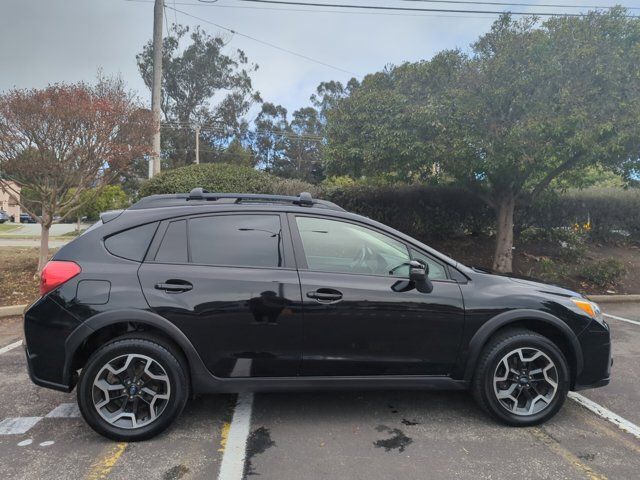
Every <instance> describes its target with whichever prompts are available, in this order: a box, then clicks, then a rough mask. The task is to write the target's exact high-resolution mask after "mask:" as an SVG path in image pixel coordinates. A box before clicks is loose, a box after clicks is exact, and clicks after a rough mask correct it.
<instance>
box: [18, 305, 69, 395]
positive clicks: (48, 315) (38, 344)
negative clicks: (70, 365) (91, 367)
mask: <svg viewBox="0 0 640 480" xmlns="http://www.w3.org/2000/svg"><path fill="white" fill-rule="evenodd" d="M78 323H79V322H78V320H77V319H76V318H75V317H74V316H73V315H71V314H70V313H69V312H68V311H67V310H66V309H65V308H63V307H61V306H60V305H59V304H58V303H57V302H56V301H55V300H53V299H52V298H50V296H45V297H43V298H40V299H39V300H37V301H36V302H35V303H34V304H33V305H31V306H30V307H29V308H28V309H27V310H26V311H25V313H24V336H25V354H26V357H27V367H28V371H29V378H30V379H31V381H32V382H33V383H35V384H36V385H39V386H41V387H46V388H51V389H54V390H59V391H63V392H70V391H71V390H72V389H73V388H74V387H75V384H76V378H75V377H76V375H74V374H72V372H70V371H68V369H67V368H66V367H65V360H66V349H65V342H66V339H67V338H68V336H69V335H70V334H71V332H72V331H73V330H74V329H75V328H76V327H77V326H78ZM74 373H75V372H74Z"/></svg>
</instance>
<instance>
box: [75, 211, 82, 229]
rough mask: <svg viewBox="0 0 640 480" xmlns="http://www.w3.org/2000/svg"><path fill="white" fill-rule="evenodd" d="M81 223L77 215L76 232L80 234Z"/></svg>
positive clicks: (80, 218)
mask: <svg viewBox="0 0 640 480" xmlns="http://www.w3.org/2000/svg"><path fill="white" fill-rule="evenodd" d="M81 222H82V217H81V216H80V215H78V218H77V221H76V232H78V233H80V224H81Z"/></svg>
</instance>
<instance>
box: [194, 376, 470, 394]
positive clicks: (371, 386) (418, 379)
mask: <svg viewBox="0 0 640 480" xmlns="http://www.w3.org/2000/svg"><path fill="white" fill-rule="evenodd" d="M192 380H193V389H194V393H202V394H207V393H239V392H278V391H305V390H307V391H308V390H465V389H467V388H468V387H469V383H468V382H466V381H464V380H454V379H452V378H450V377H445V376H426V375H424V376H423V375H406V376H392V375H379V376H357V377H255V378H219V377H214V376H213V375H211V376H208V377H202V376H198V377H194V378H193V379H192Z"/></svg>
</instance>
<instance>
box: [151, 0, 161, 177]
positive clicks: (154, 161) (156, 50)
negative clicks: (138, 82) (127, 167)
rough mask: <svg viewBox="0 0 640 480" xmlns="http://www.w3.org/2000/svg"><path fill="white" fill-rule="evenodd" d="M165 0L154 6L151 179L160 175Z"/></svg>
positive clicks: (157, 1) (156, 1) (157, 0)
mask: <svg viewBox="0 0 640 480" xmlns="http://www.w3.org/2000/svg"><path fill="white" fill-rule="evenodd" d="M163 9H164V3H163V0H155V4H154V6H153V86H152V88H151V113H152V115H153V124H154V128H155V131H154V132H153V144H152V148H153V152H152V154H151V165H150V166H149V178H151V177H153V176H154V175H157V174H158V173H160V101H161V95H162V11H163Z"/></svg>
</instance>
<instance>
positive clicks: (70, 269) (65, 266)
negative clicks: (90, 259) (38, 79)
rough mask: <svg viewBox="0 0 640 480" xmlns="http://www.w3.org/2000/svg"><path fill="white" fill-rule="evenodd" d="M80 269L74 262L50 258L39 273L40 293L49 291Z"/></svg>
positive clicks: (76, 273) (70, 277)
mask: <svg viewBox="0 0 640 480" xmlns="http://www.w3.org/2000/svg"><path fill="white" fill-rule="evenodd" d="M81 271H82V269H81V268H80V265H78V264H77V263H75V262H65V261H61V260H51V261H50V262H48V263H47V264H46V265H45V266H44V268H43V269H42V273H41V274H40V295H44V294H46V293H49V292H50V291H51V290H53V289H54V288H56V287H59V286H60V285H62V284H63V283H64V282H67V281H69V280H71V279H72V278H73V277H75V276H76V275H78V274H79V273H80V272H81Z"/></svg>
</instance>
